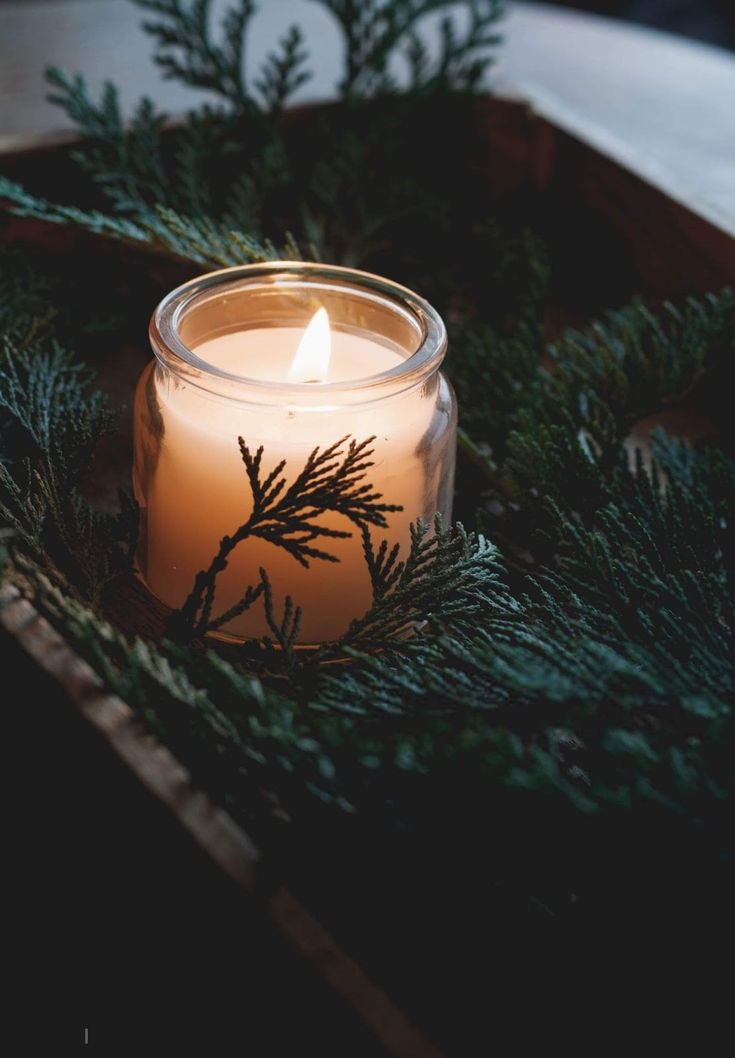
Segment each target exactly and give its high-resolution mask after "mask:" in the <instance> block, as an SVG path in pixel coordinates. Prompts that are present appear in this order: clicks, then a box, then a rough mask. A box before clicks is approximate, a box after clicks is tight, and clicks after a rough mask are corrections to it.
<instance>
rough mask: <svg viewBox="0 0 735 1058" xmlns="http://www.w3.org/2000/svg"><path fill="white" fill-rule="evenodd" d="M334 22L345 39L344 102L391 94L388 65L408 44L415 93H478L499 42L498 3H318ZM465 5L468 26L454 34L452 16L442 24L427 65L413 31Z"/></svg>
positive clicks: (331, 0)
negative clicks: (435, 49)
mask: <svg viewBox="0 0 735 1058" xmlns="http://www.w3.org/2000/svg"><path fill="white" fill-rule="evenodd" d="M318 2H319V3H322V4H323V5H324V6H325V7H326V8H327V9H328V10H329V11H330V12H331V13H332V15H333V16H334V18H335V19H336V20H337V23H338V25H339V26H340V29H341V31H342V33H343V35H344V38H345V72H344V76H343V79H342V81H341V83H340V91H341V92H342V95H343V96H344V97H345V98H348V99H349V98H354V97H365V96H370V95H372V94H375V93H381V92H385V91H391V90H394V89H395V82H394V80H393V76H392V72H391V69H390V64H391V60H392V59H393V57H394V56H395V55H396V53H397V52H398V50H399V49H400V48H401V46H403V45H404V43H405V42H406V41H407V42H408V43H407V45H406V51H407V54H408V58H409V63H410V66H411V72H412V85H411V87H412V88H413V89H414V90H422V91H427V90H436V89H437V88H442V89H445V88H451V89H459V90H465V91H466V90H473V89H476V88H477V87H478V86H479V84H480V82H481V80H482V78H483V76H484V74H485V72H486V70H487V69H488V68H489V66H490V65H491V64H492V61H493V59H492V55H491V54H490V53H489V49H492V48H494V47H495V46H496V45H497V44H498V43H499V40H500V38H499V37H498V36H497V35H496V34H495V33H494V32H493V28H494V27H495V26H496V24H497V23H498V21H499V20H500V18H501V17H502V14H503V9H504V5H503V3H502V0H464V3H462V4H461V5H460V4H459V3H458V0H360V2H356V0H318ZM457 6H465V7H467V8H468V11H469V25H468V28H467V31H466V33H465V34H463V35H461V36H460V35H458V33H457V31H456V30H455V28H454V23H453V21H452V19H451V18H450V17H447V18H445V19H444V20H443V22H442V44H441V53H440V56H439V58H438V60H437V62H436V63H431V62H430V61H429V59H428V55H427V52H426V49H425V47H424V46H423V44H422V43H421V41H420V37H419V35H418V30H417V26H418V24H419V23H420V22H421V20H422V19H423V18H425V17H426V16H427V15H431V14H434V13H436V12H439V11H445V10H446V9H447V8H448V7H457Z"/></svg>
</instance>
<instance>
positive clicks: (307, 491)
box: [168, 437, 400, 641]
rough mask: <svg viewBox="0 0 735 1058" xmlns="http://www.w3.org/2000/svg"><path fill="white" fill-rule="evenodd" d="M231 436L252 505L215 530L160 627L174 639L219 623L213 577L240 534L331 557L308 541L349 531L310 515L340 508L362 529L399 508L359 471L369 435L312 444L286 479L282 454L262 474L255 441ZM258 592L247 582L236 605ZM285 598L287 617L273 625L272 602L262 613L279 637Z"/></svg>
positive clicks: (302, 558) (306, 558)
mask: <svg viewBox="0 0 735 1058" xmlns="http://www.w3.org/2000/svg"><path fill="white" fill-rule="evenodd" d="M238 440H239V445H240V454H241V456H242V461H243V464H244V466H245V471H246V474H247V478H248V482H249V485H250V492H251V496H252V511H251V513H250V515H249V517H248V518H247V519H246V520H245V521H244V522H243V524H242V525H241V526H240V527H239V528H238V529H237V530H235V532H234V533H232V535H231V536H225V537H223V538H222V540H221V541H220V545H219V550H218V552H217V554H216V555H215V556H214V558H213V559H212V562H211V563H210V565H209V566H208V568H207V569H206V570H202V571H201V572H199V573H198V574H197V576H196V578H195V580H194V586H193V588H192V590H191V592H190V594H189V596H188V598H187V600H186V602H185V603H184V605H183V606H182V608H181V609H180V610H177V611H176V612H174V613H173V614H172V615H171V617H170V618H169V623H168V634H169V635H170V636H171V638H172V639H174V640H177V641H186V640H187V639H191V638H199V637H201V636H203V635H205V634H206V633H207V632H208V631H211V630H212V629H213V628H214V629H217V628H219V627H221V625H222V620H221V619H220V618H215V621H214V624H212V608H213V605H214V599H215V593H216V588H217V578H218V576H219V575H220V574H221V573H222V572H223V571H224V570H225V569H226V568H227V565H228V562H229V558H230V555H231V554H232V552H233V551H234V550H235V549H236V548H237V547H238V546H239V545H240V544H241V543H242V542H243V541H245V540H247V539H249V538H250V537H257V538H259V539H261V540H265V541H267V542H268V543H270V544H273V545H274V546H276V547H279V548H281V549H282V550H284V551H286V552H287V553H288V554H289V555H291V557H292V558H293V559H295V561H296V562H298V563H299V565H301V566H304V567H307V568H308V566H309V563H310V561H311V560H312V559H319V560H321V561H323V562H336V561H338V560H337V559H336V558H335V556H334V555H332V554H331V553H330V552H328V551H325V550H323V549H322V548H318V547H315V546H313V545H314V542H315V541H317V540H322V539H324V538H326V539H345V538H347V537H349V536H351V535H352V534H351V532H349V531H348V530H346V529H334V528H332V527H330V526H327V525H324V524H321V523H320V522H319V520H318V519H319V518H320V517H322V516H323V515H324V514H326V513H327V512H332V513H334V514H339V515H341V516H343V517H344V518H345V519H347V520H348V521H350V522H352V523H353V524H354V525H355V526H356V527H357V528H358V529H360V530H362V529H364V528H365V527H366V526H368V525H374V526H380V527H382V528H384V527H385V526H386V525H387V521H386V517H385V516H386V514H389V513H391V512H394V511H397V510H400V508H399V507H397V506H395V505H393V504H386V503H380V502H379V501H380V500H381V498H382V496H381V494H380V493H379V492H376V491H375V490H374V489H373V488H372V486H371V485H370V484H368V483H366V481H365V476H366V472H367V471H368V470H369V468H370V467H371V466H372V465H373V463H372V461H371V460H370V456H371V455H372V452H373V450H372V448H370V444H371V443H372V441H373V440H374V438H372V437H370V438H368V439H367V440H366V441H361V442H359V443H358V442H357V441H354V440H352V441H349V444H348V445H347V448H346V449H345V443H346V442H347V441H348V440H349V438H348V437H343V438H342V439H341V440H340V441H337V442H336V443H335V444H333V445H330V446H329V447H328V448H325V449H320V448H315V449H314V451H313V452H312V453H311V455H310V456H309V458H308V459H307V460H306V463H305V464H304V467H303V469H302V470H301V471H300V472H299V473H298V474H297V475H296V477H295V478H294V479H293V481H292V482H291V484H290V485H289V484H288V479H287V477H286V474H285V470H286V461H285V460H281V462H280V463H278V464H277V465H276V466H275V467H274V468H273V469H272V470H271V471H270V473H268V474H267V475H266V476H265V477H263V473H262V460H263V447H262V446H261V447H260V448H258V450H257V451H256V452H255V454H254V455H253V453H252V452H251V450H250V449H249V448H248V446H247V445H246V443H245V441H244V440H243V439H242V437H240V438H239V439H238ZM261 582H262V592H263V594H264V598H265V603H266V611H267V616H268V607H269V605H271V604H270V603H269V599H270V586H269V585H268V583H267V577H266V576H265V574H263V573H262V572H261ZM260 593H261V592H260V591H259V590H258V589H257V588H256V587H252V586H251V587H248V588H247V589H246V590H245V593H244V595H243V602H242V603H240V604H238V606H247V607H249V606H250V605H252V603H253V602H254V601H255V599H256V598H257V597H258V596H259V595H260ZM287 606H288V607H289V614H288V620H285V623H284V624H283V625H280V624H278V625H277V623H276V622H275V618H274V617H273V614H272V610H271V613H270V615H269V616H268V621H269V625H270V627H271V630H272V631H274V635H276V639H280V638H283V639H284V641H289V639H290V637H291V636H292V632H293V627H292V621H291V610H290V608H291V607H292V606H293V604H292V603H291V602H290V601H289V603H288V604H287ZM230 612H232V611H230ZM237 612H238V613H242V612H244V610H238V611H237ZM296 623H297V622H296ZM276 627H278V628H280V629H281V631H280V632H279V633H276V632H275V629H276ZM293 635H295V633H293Z"/></svg>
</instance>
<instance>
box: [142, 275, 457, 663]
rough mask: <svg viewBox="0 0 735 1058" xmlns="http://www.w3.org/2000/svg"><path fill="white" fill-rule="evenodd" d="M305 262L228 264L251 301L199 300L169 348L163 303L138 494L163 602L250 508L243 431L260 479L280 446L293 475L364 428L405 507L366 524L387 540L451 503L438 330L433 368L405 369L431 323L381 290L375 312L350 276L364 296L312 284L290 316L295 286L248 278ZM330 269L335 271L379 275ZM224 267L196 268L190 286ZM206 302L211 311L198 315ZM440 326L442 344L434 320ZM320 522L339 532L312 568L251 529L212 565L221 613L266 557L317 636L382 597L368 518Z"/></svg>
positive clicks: (281, 596) (232, 630)
mask: <svg viewBox="0 0 735 1058" xmlns="http://www.w3.org/2000/svg"><path fill="white" fill-rule="evenodd" d="M297 267H298V268H299V270H300V274H301V273H302V272H304V271H306V272H307V274H308V268H309V267H313V268H316V267H317V266H306V268H305V266H303V265H301V264H299V265H298V266H295V265H287V266H285V265H283V264H280V265H272V266H244V267H242V268H239V269H231V270H226V271H225V272H223V273H219V275H220V276H222V277H227V278H228V279H229V273H236V274H237V275H238V276H240V275H244V276H245V279H244V280H243V281H242V283H243V285H242V292H241V293H240V299H241V304H240V303H238V302H236V299H235V296H234V295H232V296H229V297H222V298H220V300H218V301H217V300H215V299H211V300H209V301H205V302H204V307H203V308H202V309H197V307H196V304H194V307H192V308H190V309H189V310H188V312H189V315H190V317H191V319H192V320H193V321H194V324H193V325H192V326H190V328H189V329H188V330H187V326H189V325H188V324H187V323H186V319H187V317H185V318H184V325H183V328H182V330H183V334H184V336H185V338H186V345H185V347H183V348H182V346H179V347H178V348H177V350H176V352H175V353H172V352H171V350H170V349H169V347H168V346H167V345H165V344H164V343H163V341H162V339H161V337H160V332H159V331H157V330H156V327H157V322H156V320H157V317H155V316H154V322H153V323H152V326H151V337H152V341H153V345H154V351H155V352H156V356H157V363H156V364H155V366H154V364H151V365H150V366H149V367H148V368H147V369H146V370H145V371H144V373H143V375H142V376H141V380H140V383H139V385H138V391H137V395H136V411H135V415H136V428H135V445H136V453H135V465H134V491H135V496H136V499H137V501H138V503H139V505H140V507H141V524H142V531H141V543H140V546H139V552H138V564H139V567H140V572H141V575H142V577H143V579H144V580H145V582H146V584H147V585H148V587H149V588H150V589H151V591H152V592H153V593H154V594H155V595H156V596H157V597H158V598H159V599H161V600H162V601H163V602H164V603H165V604H166V605H168V606H172V607H174V606H181V605H182V603H183V602H184V601H185V600H186V598H187V596H188V594H189V592H190V591H191V589H192V585H193V583H194V579H195V577H196V576H197V574H198V573H199V572H200V571H201V570H204V569H207V568H208V566H209V564H210V562H211V560H212V558H213V556H214V555H215V553H216V552H217V549H218V546H219V543H220V541H221V540H222V539H223V537H225V536H231V535H232V534H233V533H235V532H236V531H237V529H238V527H239V526H241V525H242V524H244V523H245V522H246V521H247V519H248V518H249V516H250V515H251V513H252V511H253V500H252V496H251V495H250V491H249V489H248V485H247V479H246V476H245V471H244V468H243V461H242V456H241V452H240V448H239V445H238V438H239V437H241V438H242V439H243V441H244V442H245V444H246V445H247V446H248V448H249V449H250V450H251V452H253V453H255V451H257V450H258V449H259V448H261V447H262V449H263V451H262V456H261V463H260V472H261V477H262V478H263V479H265V478H266V477H267V476H268V475H269V474H270V473H271V472H272V471H274V470H275V468H276V467H277V466H278V464H279V463H281V462H282V461H285V468H284V470H283V471H282V473H283V475H284V476H285V477H286V481H287V486H288V484H289V483H290V482H292V481H293V480H294V479H295V478H296V476H297V475H298V474H299V473H300V472H301V470H302V468H303V466H304V464H305V462H306V460H307V459H308V458H309V456H310V454H311V453H312V452H313V451H314V449H315V448H316V447H319V448H320V449H321V450H324V449H325V448H327V447H329V446H331V445H333V444H334V443H335V442H337V441H338V440H339V439H340V438H344V437H351V438H353V439H355V440H356V441H358V442H360V441H364V440H367V439H368V438H370V437H373V438H374V441H373V442H371V446H370V447H371V448H372V449H373V454H372V456H370V459H369V462H370V463H371V464H372V466H370V467H369V469H367V471H366V477H365V483H366V484H369V485H370V486H371V488H372V490H374V491H375V492H376V493H379V494H380V496H381V497H382V499H381V500H380V501H379V502H381V503H385V504H390V505H397V506H399V507H400V508H401V509H400V510H398V511H395V512H388V513H386V522H387V525H386V526H384V527H378V526H375V527H371V535H373V540H374V541H375V544H376V546H379V544H380V542H381V541H382V540H383V539H385V540H387V541H388V543H389V545H391V546H392V545H393V544H394V543H398V544H400V545H401V546H402V547H405V546H406V545H407V542H408V541H409V539H410V526H411V524H412V523H414V522H415V521H416V519H417V518H422V519H423V520H425V521H430V520H431V519H432V518H433V516H434V515H435V514H436V513H437V512H441V513H442V514H443V515H444V516H445V517H448V516H449V514H450V510H451V497H452V478H453V470H454V438H455V426H456V413H455V406H454V401H453V396H452V392H451V388H450V387H449V385H448V383H447V382H446V380H445V379H444V377H443V376H442V375H441V373H440V372H439V371H438V370H437V368H438V364H439V362H440V360H441V356H442V355H443V349H444V347H443V345H441V346H440V347H439V352H438V354H437V357H436V362H435V364H434V366H433V369H430V370H427V371H425V372H424V374H423V375H420V376H417V381H415V382H413V383H411V382H404V381H403V380H402V375H401V373H402V372H404V371H406V370H407V367H408V366H409V365H410V361H411V357H412V355H413V353H414V352H415V346H413V347H412V344H411V343H414V342H419V341H420V338H421V332H420V331H419V330H418V327H417V326H416V327H415V326H414V325H413V324H410V325H409V324H406V323H405V320H404V317H403V316H398V310H397V309H395V308H393V304H392V303H391V302H387V305H383V304H382V303H381V304H380V305H379V308H380V313H381V314H380V315H377V316H376V317H375V319H373V318H372V317H371V316H370V314H369V312H370V311H371V310H372V309H373V303H372V301H368V298H367V296H365V295H358V294H354V293H353V291H352V288H349V289H348V294H349V297H350V298H351V299H354V300H357V298H358V296H362V297H363V298H364V301H361V302H358V303H357V305H353V304H352V301H349V302H347V304H346V305H345V304H343V302H346V301H347V298H346V297H345V298H343V301H340V300H339V299H338V298H337V297H336V296H335V295H334V294H333V293H331V292H330V290H329V288H328V287H325V286H324V284H322V285H321V286H320V287H319V293H318V295H317V297H311V296H309V300H310V309H309V314H308V316H307V317H306V319H307V321H308V322H307V323H306V326H305V325H304V323H303V322H302V321H303V319H304V313H303V309H301V310H300V311H299V315H298V316H296V318H294V315H295V314H294V312H293V310H292V308H291V306H292V304H293V305H295V306H297V307H298V305H299V302H298V300H294V301H293V302H291V301H290V300H289V299H288V297H287V296H284V295H281V294H280V292H278V291H277V294H278V296H279V298H281V299H282V300H279V301H278V303H277V305H276V308H273V301H272V300H265V298H264V299H263V301H261V302H258V301H257V297H258V296H262V294H258V293H256V294H250V293H249V290H248V286H247V280H249V279H250V275H251V274H252V272H253V270H255V271H256V272H257V273H258V274H259V275H260V274H262V273H263V272H265V273H268V270H269V269H271V270H275V269H276V268H278V269H279V270H283V269H284V268H297ZM319 268H320V269H322V268H323V266H319ZM331 271H333V272H334V273H336V274H337V276H338V277H339V278H340V279H341V277H342V276H343V275H348V276H349V277H352V276H353V275H356V276H358V277H359V280H360V282H365V281H366V280H367V279H372V278H373V277H365V276H363V275H362V274H361V273H350V272H348V270H343V269H333V270H331ZM278 274H279V278H280V276H281V275H282V271H279V273H278ZM320 275H321V273H320ZM216 279H217V276H216V275H215V278H214V280H213V279H212V277H204V278H203V279H202V280H192V281H191V284H188V285H187V287H188V286H192V285H195V284H197V283H202V284H205V283H206V284H212V283H213V282H215V281H216ZM230 281H231V280H230ZM380 282H381V283H384V282H386V281H380ZM305 285H306V286H307V293H308V284H306V283H305ZM187 287H184V288H180V290H185V289H187ZM262 289H263V288H262V286H261V287H259V288H258V291H262ZM270 289H271V288H267V290H268V291H270ZM396 289H397V290H398V291H399V292H401V294H403V293H406V294H408V293H410V292H404V291H403V288H396ZM338 290H339V291H340V294H341V290H342V288H338ZM315 293H316V292H315ZM176 294H178V292H177V291H174V292H173V294H172V295H169V299H173V298H174V296H175V295H176ZM303 296H304V295H303V294H302V298H303ZM248 298H249V299H250V300H248ZM330 298H331V300H330ZM377 300H378V299H377V298H375V301H377ZM325 302H327V303H328V304H329V309H327V307H326V304H325ZM365 303H367V307H366V304H365ZM165 304H166V302H165V301H164V302H163V303H162V306H165ZM422 304H423V303H422ZM233 305H235V306H236V308H237V313H235V312H234V310H233ZM259 305H260V306H261V307H260V309H259ZM162 311H163V310H162V307H159V310H158V312H159V313H161V312H162ZM391 313H394V314H395V315H396V316H397V318H398V323H397V324H395V323H394V321H393V319H392V315H391ZM201 316H204V323H203V324H201V323H198V322H197V319H198V318H199V317H201ZM233 317H234V319H233ZM345 317H346V318H345ZM437 320H438V318H437ZM281 321H282V322H281ZM299 323H300V326H299ZM177 325H179V326H181V324H180V320H179V319H178V318H177ZM391 325H392V329H391ZM399 327H402V328H403V330H400V329H399ZM437 328H438V329H439V338H438V342H439V343H441V342H442V341H443V340H444V339H443V335H444V332H443V327H442V325H441V321H440V320H438V324H437ZM169 340H170V341H171V340H172V339H171V338H170V336H169ZM174 344H175V343H174ZM187 358H191V359H187ZM182 361H183V368H184V369H185V370H182ZM391 376H395V378H393V377H391ZM382 380H385V381H382ZM313 523H314V524H315V525H319V526H321V527H323V528H324V529H326V530H328V531H330V532H331V533H334V532H337V533H338V534H339V535H338V536H333V535H330V536H329V537H325V538H321V539H320V538H317V539H315V542H314V546H315V547H317V548H319V549H320V550H323V551H327V552H329V553H330V554H331V555H333V556H334V558H335V559H336V561H335V562H326V561H323V560H320V559H318V558H315V559H312V560H310V562H309V566H308V568H307V567H304V566H303V565H300V564H299V563H298V562H296V560H295V559H294V557H293V556H292V555H291V554H290V553H289V552H288V551H287V550H285V549H283V548H281V547H278V546H277V545H276V544H273V543H271V542H269V541H268V540H267V539H264V538H262V537H258V536H257V535H256V536H251V537H248V539H246V540H243V542H242V543H241V544H239V545H238V546H237V547H236V548H235V550H234V551H232V553H231V554H230V555H229V557H228V561H227V565H226V568H224V569H223V570H221V572H220V574H219V576H218V578H217V582H216V597H215V605H214V609H213V614H214V615H215V616H216V615H217V614H220V613H223V612H225V611H227V610H229V609H230V608H231V607H233V606H236V605H237V603H238V602H239V600H240V599H242V597H243V593H244V591H245V588H246V587H247V586H248V585H253V584H256V583H257V582H258V580H259V570H260V568H261V567H262V568H263V569H265V570H267V573H268V578H269V580H270V582H271V585H272V589H273V603H274V609H275V612H276V613H280V612H281V609H282V607H283V605H284V602H285V598H286V596H287V595H290V596H291V598H292V599H293V601H294V603H295V605H297V606H299V607H300V608H301V610H302V621H301V632H300V636H299V642H300V643H304V644H317V643H320V642H323V641H325V640H328V639H333V638H337V637H338V636H340V635H341V634H342V633H343V632H344V631H346V629H347V628H348V627H349V624H350V622H351V621H352V620H354V619H355V618H356V617H360V616H361V615H362V614H363V613H365V611H366V610H367V609H368V608H369V606H370V603H371V599H372V585H371V580H370V575H369V571H368V569H367V566H366V563H365V556H364V549H363V540H362V534H361V530H360V527H359V526H358V525H356V524H355V523H354V522H352V521H350V520H349V519H348V518H347V517H346V516H345V515H344V514H342V513H340V512H339V511H336V510H334V511H332V510H327V511H320V512H318V513H315V514H314V517H313ZM346 534H348V535H346ZM268 632H269V629H268V626H267V623H266V620H265V615H264V612H263V609H262V607H260V606H258V607H253V608H251V609H250V610H248V611H247V612H245V613H243V614H241V615H239V616H238V617H236V618H234V619H233V620H231V621H229V622H228V623H227V624H226V625H224V626H223V627H222V628H221V633H223V634H226V635H229V636H234V637H236V638H248V637H251V636H260V635H264V634H268Z"/></svg>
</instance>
